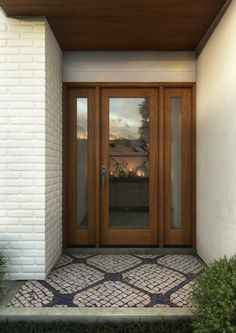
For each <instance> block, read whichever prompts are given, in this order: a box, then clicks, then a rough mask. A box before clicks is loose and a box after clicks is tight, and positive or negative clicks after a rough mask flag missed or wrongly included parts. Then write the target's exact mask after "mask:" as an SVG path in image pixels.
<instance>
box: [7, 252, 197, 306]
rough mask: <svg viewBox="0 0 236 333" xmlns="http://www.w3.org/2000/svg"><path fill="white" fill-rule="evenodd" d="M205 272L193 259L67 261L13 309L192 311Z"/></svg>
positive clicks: (32, 284)
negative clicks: (196, 287) (194, 293)
mask: <svg viewBox="0 0 236 333" xmlns="http://www.w3.org/2000/svg"><path fill="white" fill-rule="evenodd" d="M202 270H203V264H202V262H201V261H200V260H199V259H198V258H197V257H196V256H193V255H153V254H152V255H141V254H137V255H89V254H88V255H86V254H82V255H62V257H61V258H60V259H59V261H58V262H57V264H56V266H55V267H54V269H53V270H52V271H51V273H50V274H49V276H48V278H47V280H46V281H26V282H25V283H24V284H23V286H22V287H21V289H20V290H19V291H18V292H17V294H16V295H15V296H14V297H13V299H12V300H11V302H10V304H9V305H8V306H15V307H22V306H31V307H56V306H65V307H163V306H166V307H183V306H187V307H191V302H190V300H189V294H190V291H191V288H192V286H193V284H194V279H195V277H196V276H197V275H199V274H201V272H202Z"/></svg>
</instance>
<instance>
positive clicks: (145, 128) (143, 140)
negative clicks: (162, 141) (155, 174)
mask: <svg viewBox="0 0 236 333" xmlns="http://www.w3.org/2000/svg"><path fill="white" fill-rule="evenodd" d="M139 113H140V115H141V117H142V120H141V126H140V127H139V130H138V133H139V142H140V147H141V148H142V149H143V150H144V151H145V152H146V154H147V156H146V161H145V162H144V163H146V162H147V160H148V155H149V144H148V143H149V105H148V99H147V98H145V100H144V101H143V102H142V103H141V104H139Z"/></svg>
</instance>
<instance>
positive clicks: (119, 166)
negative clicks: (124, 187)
mask: <svg viewBox="0 0 236 333" xmlns="http://www.w3.org/2000/svg"><path fill="white" fill-rule="evenodd" d="M111 161H112V162H113V167H114V175H115V176H118V177H119V176H122V175H124V176H125V175H126V173H127V170H128V163H127V162H126V161H125V160H120V161H117V160H116V159H114V158H112V157H111V158H110V164H111ZM110 169H111V166H110Z"/></svg>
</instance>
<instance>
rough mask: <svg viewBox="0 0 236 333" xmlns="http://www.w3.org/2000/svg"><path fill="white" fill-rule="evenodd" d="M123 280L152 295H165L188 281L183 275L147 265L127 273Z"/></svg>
mask: <svg viewBox="0 0 236 333" xmlns="http://www.w3.org/2000/svg"><path fill="white" fill-rule="evenodd" d="M123 278H124V279H125V281H126V282H129V284H132V285H134V286H136V287H138V288H140V289H142V290H145V291H148V292H149V293H151V294H155V293H162V294H164V293H166V292H167V291H169V290H171V289H172V288H174V287H176V286H178V285H179V284H180V283H181V282H183V281H185V280H186V279H185V277H184V276H183V275H182V274H181V273H177V272H174V271H172V270H170V269H168V268H164V267H160V266H158V265H152V264H145V265H142V266H140V267H138V268H135V269H133V270H130V271H128V272H125V273H124V274H123Z"/></svg>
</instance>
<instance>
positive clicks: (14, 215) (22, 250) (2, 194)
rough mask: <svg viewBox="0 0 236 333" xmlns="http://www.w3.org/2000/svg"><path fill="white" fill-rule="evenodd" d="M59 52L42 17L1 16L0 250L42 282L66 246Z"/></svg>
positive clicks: (12, 266)
mask: <svg viewBox="0 0 236 333" xmlns="http://www.w3.org/2000/svg"><path fill="white" fill-rule="evenodd" d="M61 63H62V61H61V50H60V47H59V46H58V43H57V41H56V40H55V38H54V36H53V33H52V31H51V29H50V27H49V25H48V23H47V21H46V19H44V18H33V19H32V18H26V19H12V18H7V17H5V15H4V14H3V13H2V12H1V11H0V250H2V252H3V254H4V255H5V256H6V257H7V267H6V271H7V274H6V276H5V277H6V278H8V279H18V280H21V279H45V277H46V275H47V274H48V272H49V271H50V269H51V268H52V266H53V265H54V263H55V261H56V260H57V258H58V257H59V255H60V253H61V247H62V230H61V229H62V103H61V101H62V68H61Z"/></svg>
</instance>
